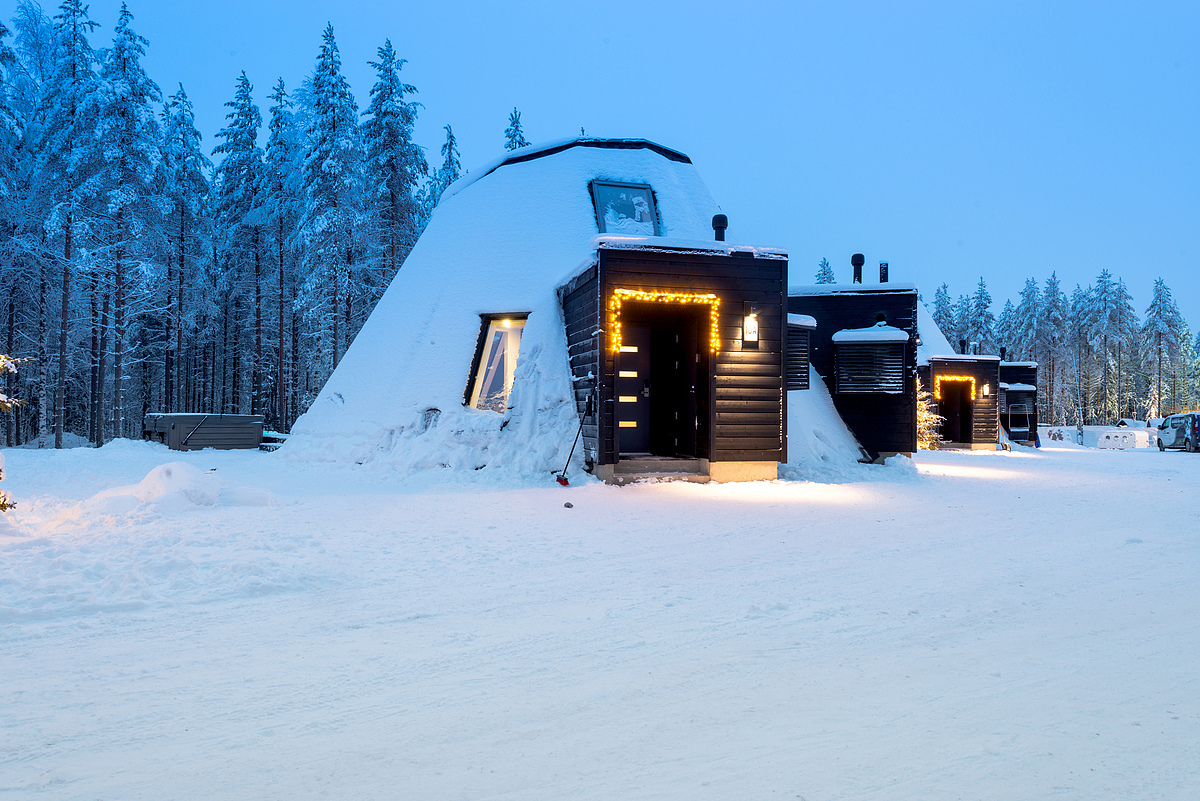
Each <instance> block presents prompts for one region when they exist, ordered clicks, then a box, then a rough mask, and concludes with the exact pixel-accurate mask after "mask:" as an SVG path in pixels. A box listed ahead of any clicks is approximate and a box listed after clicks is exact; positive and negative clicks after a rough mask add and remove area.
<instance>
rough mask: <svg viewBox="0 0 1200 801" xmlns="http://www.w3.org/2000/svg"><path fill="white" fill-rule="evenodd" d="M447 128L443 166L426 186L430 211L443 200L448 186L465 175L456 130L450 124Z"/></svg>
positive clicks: (426, 203)
mask: <svg viewBox="0 0 1200 801" xmlns="http://www.w3.org/2000/svg"><path fill="white" fill-rule="evenodd" d="M445 128H446V141H445V142H444V143H442V166H441V167H440V168H438V171H437V172H436V173H435V174H434V175H433V177H432V178H431V179H430V181H429V183H428V184H427V185H426V188H425V189H426V191H425V207H426V208H427V209H428V210H429V212H430V213H432V212H433V210H434V209H435V208H436V207H437V204H438V202H439V201H441V199H442V193H443V192H445V191H446V187H448V186H450V184H452V183H454V182H455V181H457V180H458V179H459V178H461V177H462V176H463V175H465V172H464V171H463V168H462V162H461V161H460V160H459V155H458V140H457V139H455V138H454V130H453V129H452V128H451V127H450V126H449V125H447V126H445Z"/></svg>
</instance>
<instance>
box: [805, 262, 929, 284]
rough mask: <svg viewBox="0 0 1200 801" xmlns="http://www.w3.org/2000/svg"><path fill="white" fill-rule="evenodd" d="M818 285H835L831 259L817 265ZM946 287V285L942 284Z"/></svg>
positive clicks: (835, 280)
mask: <svg viewBox="0 0 1200 801" xmlns="http://www.w3.org/2000/svg"><path fill="white" fill-rule="evenodd" d="M817 283H818V284H834V283H837V279H835V278H834V277H833V266H832V265H830V263H829V259H826V258H822V259H821V262H820V264H818V265H817ZM942 286H945V284H942Z"/></svg>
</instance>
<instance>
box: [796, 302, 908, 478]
mask: <svg viewBox="0 0 1200 801" xmlns="http://www.w3.org/2000/svg"><path fill="white" fill-rule="evenodd" d="M787 303H788V308H787V310H788V312H790V313H792V314H806V315H809V316H810V317H813V318H815V319H816V321H817V327H816V329H815V330H813V331H812V332H810V334H809V348H808V357H809V361H810V363H811V364H812V366H813V368H814V369H815V370H816V371H817V374H818V375H820V376H821V377H822V378H824V379H825V384H826V386H827V387H828V389H829V391H830V395H831V396H832V397H833V404H834V406H835V407H836V408H837V410H838V413H839V414H840V415H841V417H842V420H844V421H845V423H846V425H847V427H849V429H850V430H851V431H852V432H854V436H855V437H857V438H858V441H859V443H860V444H861V445H862V446H863V448H864V449H865V450H866V451H867V452H868V453H870V454H871V455H872V456H878V455H879V454H880V453H912V452H913V451H915V450H916V449H917V388H916V375H917V343H916V333H917V291H916V290H915V289H901V288H892V287H889V286H887V285H886V284H881V285H870V286H863V285H862V284H858V285H854V287H853V288H852V289H849V291H847V288H840V289H837V290H834V289H831V290H830V292H829V293H827V294H797V295H792V296H790V297H788V301H787ZM879 315H883V316H884V318H885V319H886V321H887V324H888V325H890V326H892V327H894V328H899V329H900V330H902V331H905V332H907V333H908V335H909V339H908V342H907V343H905V346H904V390H903V392H900V393H879V394H876V393H863V392H851V393H839V392H837V387H836V386H835V381H834V377H835V370H836V356H837V348H836V347H835V346H834V344H833V335H834V334H836V333H837V332H838V331H842V330H845V329H854V328H868V327H870V326H873V325H875V323H876V322H877V321H878V319H879Z"/></svg>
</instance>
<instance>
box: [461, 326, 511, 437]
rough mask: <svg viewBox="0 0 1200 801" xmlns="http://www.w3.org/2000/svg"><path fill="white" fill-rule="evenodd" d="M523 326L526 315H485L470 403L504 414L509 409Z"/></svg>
mask: <svg viewBox="0 0 1200 801" xmlns="http://www.w3.org/2000/svg"><path fill="white" fill-rule="evenodd" d="M524 328H525V317H524V316H523V315H510V316H499V315H497V316H485V317H484V318H483V327H482V330H481V336H480V340H479V347H478V348H476V352H475V353H476V355H475V367H474V369H473V370H472V376H471V386H470V389H469V391H468V395H467V405H468V406H471V407H472V408H475V409H486V410H488V411H492V412H499V413H500V414H504V411H505V410H506V409H507V408H508V393H510V392H512V386H513V374H514V373H515V372H516V369H517V354H518V352H519V351H520V349H521V331H522V330H523V329H524Z"/></svg>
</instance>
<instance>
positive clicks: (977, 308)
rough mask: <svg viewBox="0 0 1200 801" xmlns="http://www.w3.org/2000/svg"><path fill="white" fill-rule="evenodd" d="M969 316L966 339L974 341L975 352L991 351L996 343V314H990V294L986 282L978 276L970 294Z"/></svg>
mask: <svg viewBox="0 0 1200 801" xmlns="http://www.w3.org/2000/svg"><path fill="white" fill-rule="evenodd" d="M970 309H971V311H970V316H969V318H968V324H967V340H968V341H969V342H974V343H975V347H976V352H978V353H992V352H994V351H995V343H996V316H995V315H994V314H992V296H991V294H990V293H989V292H988V289H987V282H985V281H984V280H983V277H982V276H980V278H979V283H978V284H977V285H976V286H975V292H974V293H973V294H972V295H971V307H970Z"/></svg>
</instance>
